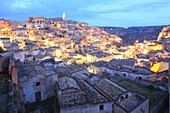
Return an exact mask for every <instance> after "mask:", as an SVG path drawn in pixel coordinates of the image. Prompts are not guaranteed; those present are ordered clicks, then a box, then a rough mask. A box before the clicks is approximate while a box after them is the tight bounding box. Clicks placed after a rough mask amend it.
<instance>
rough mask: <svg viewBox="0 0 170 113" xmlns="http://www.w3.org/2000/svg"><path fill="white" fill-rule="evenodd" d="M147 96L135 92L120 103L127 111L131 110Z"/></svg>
mask: <svg viewBox="0 0 170 113" xmlns="http://www.w3.org/2000/svg"><path fill="white" fill-rule="evenodd" d="M144 100H145V98H142V97H141V96H139V95H138V94H134V95H132V96H130V97H128V98H127V99H123V100H122V101H121V102H120V103H119V104H120V106H122V107H123V108H124V109H125V110H126V111H128V112H129V111H131V110H133V109H134V108H136V107H137V106H138V105H140V104H141V103H142V102H143V101H144Z"/></svg>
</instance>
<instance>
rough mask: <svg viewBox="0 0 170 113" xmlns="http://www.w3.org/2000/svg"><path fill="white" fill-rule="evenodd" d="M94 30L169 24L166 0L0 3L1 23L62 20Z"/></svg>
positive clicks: (24, 0) (16, 0)
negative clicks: (47, 19) (77, 23)
mask: <svg viewBox="0 0 170 113" xmlns="http://www.w3.org/2000/svg"><path fill="white" fill-rule="evenodd" d="M63 12H66V15H67V19H69V20H75V21H78V22H87V23H89V24H90V25H92V26H93V25H94V26H120V27H128V26H148V25H167V24H170V15H169V13H170V2H169V0H0V19H2V18H4V19H10V20H13V21H21V22H25V21H26V17H30V16H32V17H34V16H44V17H61V16H62V13H63Z"/></svg>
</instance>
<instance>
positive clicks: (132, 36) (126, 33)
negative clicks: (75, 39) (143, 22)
mask: <svg viewBox="0 0 170 113" xmlns="http://www.w3.org/2000/svg"><path fill="white" fill-rule="evenodd" d="M163 27H164V26H143V27H129V28H123V27H100V28H101V29H104V30H105V31H106V32H109V33H110V34H115V35H117V36H120V37H121V38H122V39H123V40H124V43H125V44H133V43H134V41H135V40H138V41H139V42H142V41H143V40H145V39H146V40H156V39H157V37H158V35H159V33H160V32H161V31H162V28H163Z"/></svg>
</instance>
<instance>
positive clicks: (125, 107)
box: [95, 79, 149, 113]
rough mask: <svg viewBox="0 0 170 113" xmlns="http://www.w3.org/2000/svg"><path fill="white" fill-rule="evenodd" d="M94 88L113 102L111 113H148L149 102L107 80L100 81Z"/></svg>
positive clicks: (141, 96)
mask: <svg viewBox="0 0 170 113" xmlns="http://www.w3.org/2000/svg"><path fill="white" fill-rule="evenodd" d="M95 88H96V89H97V90H98V91H99V92H100V93H102V94H103V95H105V97H107V98H108V99H109V100H113V105H112V113H149V100H148V99H147V98H146V97H145V96H143V95H141V94H139V93H136V92H135V93H133V92H130V91H128V90H126V89H125V88H123V87H122V86H119V85H118V84H116V83H114V82H112V81H110V80H108V79H101V80H100V81H99V82H98V83H97V84H96V85H95Z"/></svg>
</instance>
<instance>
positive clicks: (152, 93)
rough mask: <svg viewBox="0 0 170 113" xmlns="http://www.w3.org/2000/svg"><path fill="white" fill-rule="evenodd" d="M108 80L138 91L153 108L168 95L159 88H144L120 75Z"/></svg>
mask: <svg viewBox="0 0 170 113" xmlns="http://www.w3.org/2000/svg"><path fill="white" fill-rule="evenodd" d="M108 78H109V79H110V80H112V81H114V82H115V83H117V84H119V85H121V86H123V87H125V88H126V89H128V90H130V91H133V92H135V91H136V92H139V93H141V94H143V95H145V96H146V97H148V98H149V104H150V106H151V107H153V106H154V104H155V103H157V102H158V101H159V100H160V99H161V97H162V96H163V95H164V94H165V93H166V92H164V91H161V90H160V89H159V88H155V87H153V86H152V85H149V86H144V85H141V84H139V83H136V82H135V81H133V80H130V79H126V78H124V77H121V76H119V75H115V76H109V77H108Z"/></svg>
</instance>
